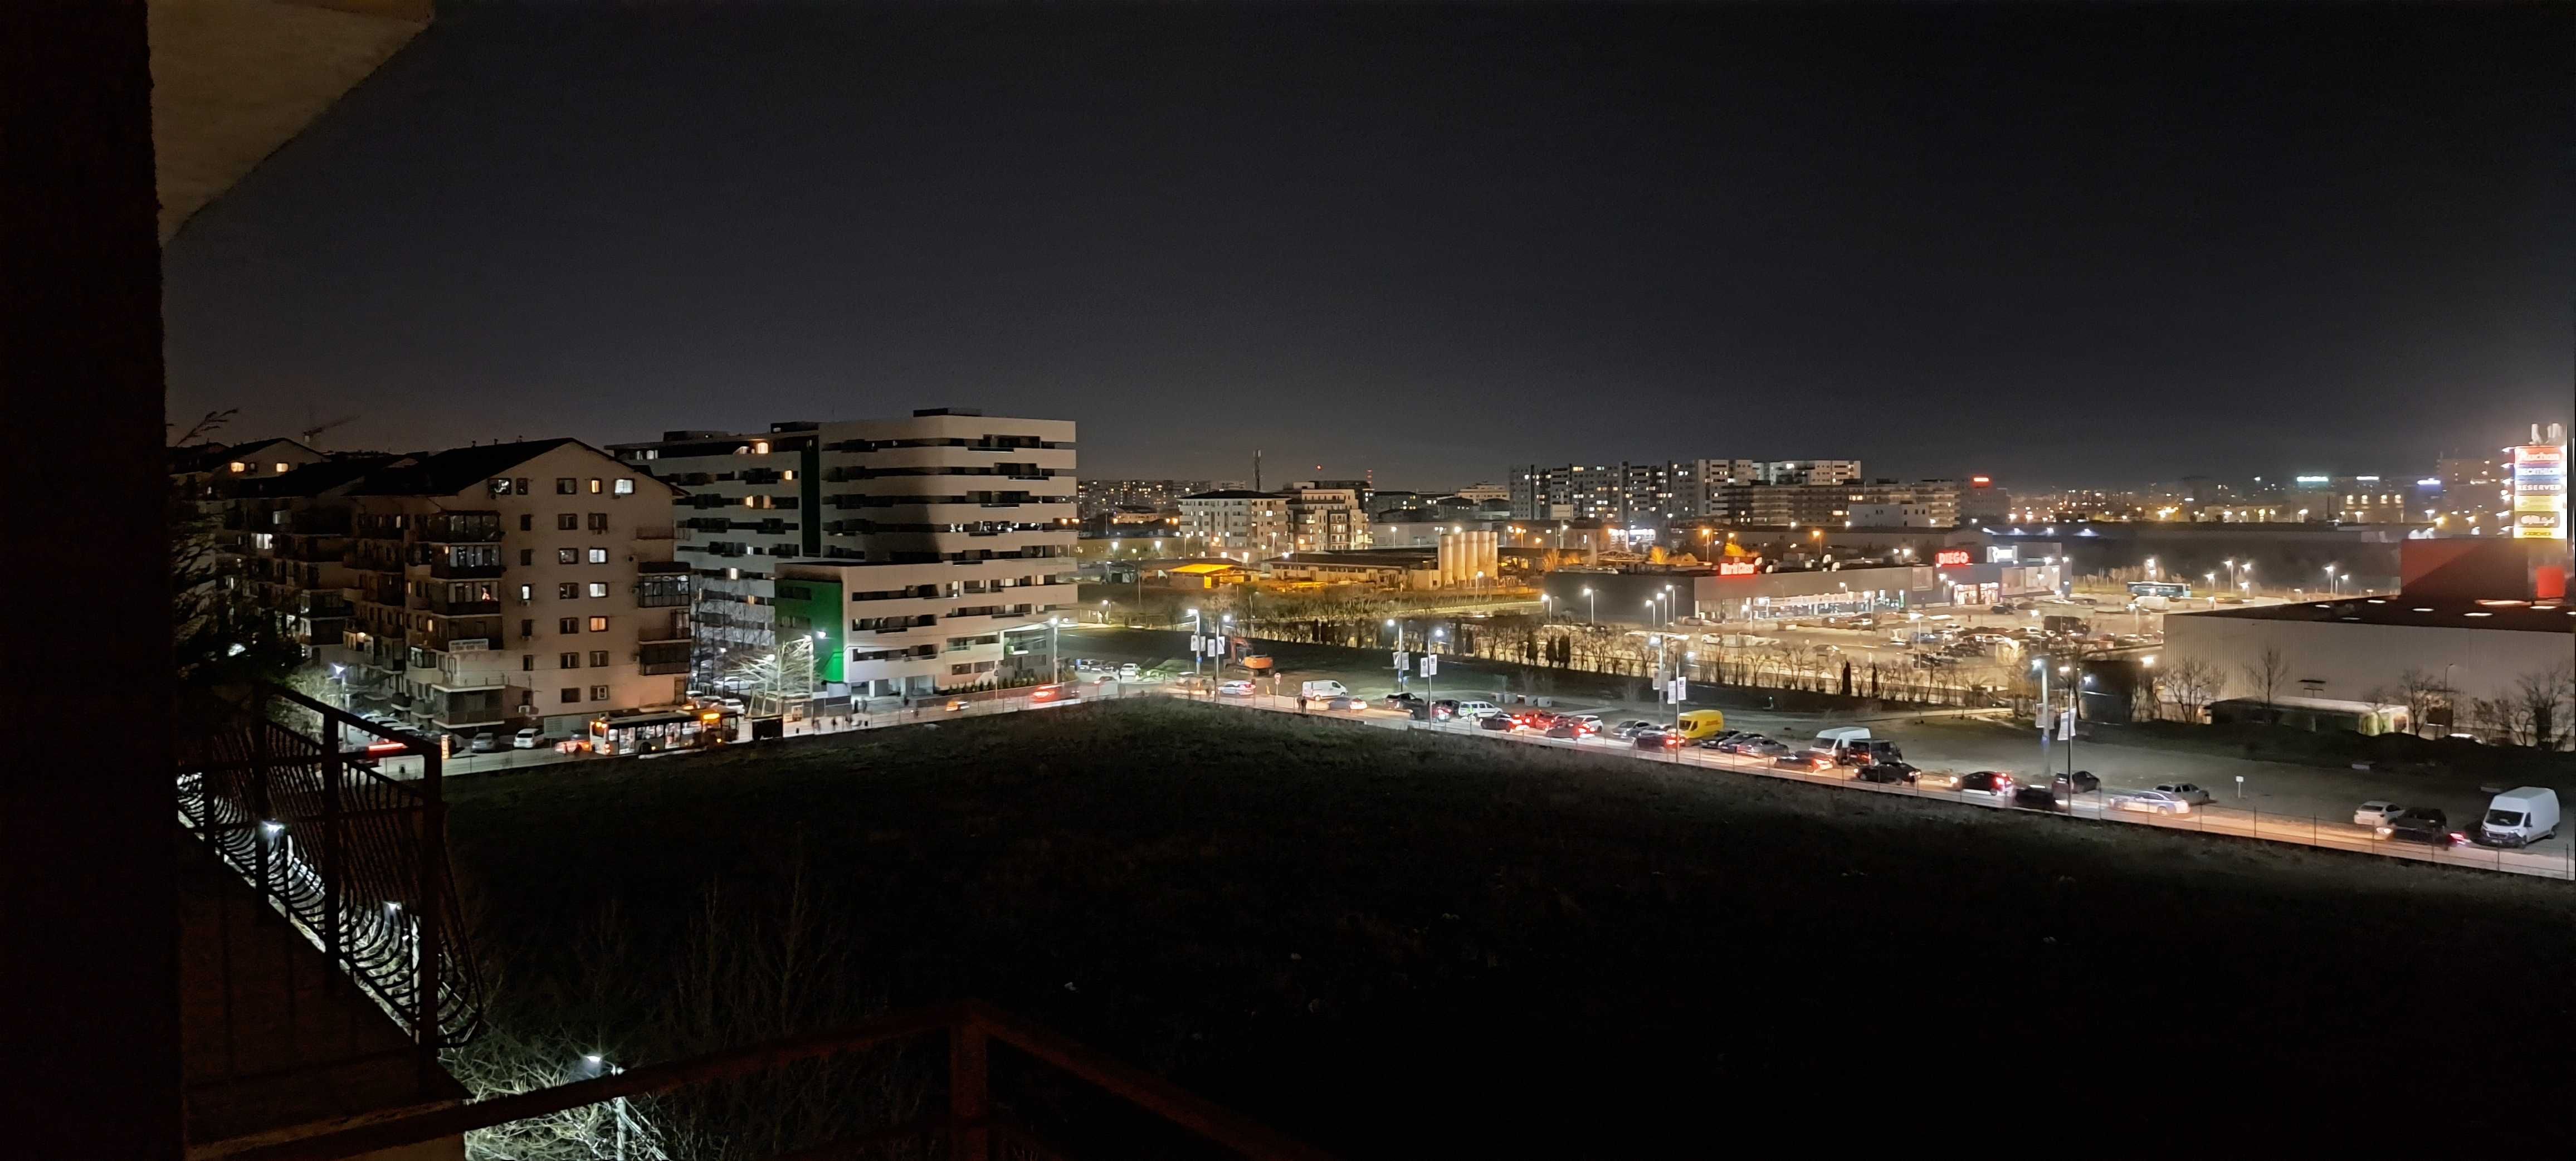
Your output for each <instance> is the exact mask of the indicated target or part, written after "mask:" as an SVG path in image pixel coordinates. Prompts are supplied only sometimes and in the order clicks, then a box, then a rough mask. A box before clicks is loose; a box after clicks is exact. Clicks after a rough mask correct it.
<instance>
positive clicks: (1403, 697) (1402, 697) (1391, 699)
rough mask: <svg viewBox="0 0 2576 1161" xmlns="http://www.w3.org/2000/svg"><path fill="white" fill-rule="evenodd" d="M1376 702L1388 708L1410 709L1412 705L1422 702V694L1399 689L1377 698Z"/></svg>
mask: <svg viewBox="0 0 2576 1161" xmlns="http://www.w3.org/2000/svg"><path fill="white" fill-rule="evenodd" d="M1378 704H1380V705H1383V706H1385V707H1386V708H1388V709H1412V708H1413V707H1415V706H1418V705H1421V704H1422V695H1421V694H1418V693H1408V692H1406V691H1404V690H1401V689H1399V690H1397V691H1395V692H1394V693H1390V694H1388V695H1386V696H1385V697H1382V698H1379V699H1378Z"/></svg>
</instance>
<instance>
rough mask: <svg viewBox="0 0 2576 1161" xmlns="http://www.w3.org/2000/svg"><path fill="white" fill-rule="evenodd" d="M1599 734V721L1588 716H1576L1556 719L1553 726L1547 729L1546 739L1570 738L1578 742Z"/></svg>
mask: <svg viewBox="0 0 2576 1161" xmlns="http://www.w3.org/2000/svg"><path fill="white" fill-rule="evenodd" d="M1600 732H1601V719H1599V718H1596V717H1593V716H1592V715H1590V714H1576V715H1569V716H1566V717H1561V718H1558V719H1556V721H1555V723H1554V724H1552V725H1550V726H1548V727H1547V736H1548V737H1551V738H1572V739H1575V740H1578V741H1579V740H1581V739H1584V738H1588V737H1591V736H1592V735H1594V734H1597V733H1600Z"/></svg>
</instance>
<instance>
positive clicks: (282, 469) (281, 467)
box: [277, 460, 286, 475]
mask: <svg viewBox="0 0 2576 1161" xmlns="http://www.w3.org/2000/svg"><path fill="white" fill-rule="evenodd" d="M277 472H278V474H279V475H284V474H286V461H285V460H279V461H277Z"/></svg>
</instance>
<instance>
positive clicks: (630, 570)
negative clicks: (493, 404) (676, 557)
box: [216, 439, 689, 736]
mask: <svg viewBox="0 0 2576 1161" xmlns="http://www.w3.org/2000/svg"><path fill="white" fill-rule="evenodd" d="M279 462H285V461H283V460H281V461H279ZM224 474H225V475H238V476H240V477H243V478H242V479H241V480H240V481H239V482H238V483H237V484H234V485H231V486H220V485H219V486H218V489H217V490H218V491H219V492H220V493H221V497H220V499H219V500H218V501H216V502H217V503H219V504H220V506H221V508H222V511H223V515H222V528H223V535H224V537H225V541H226V544H227V547H228V548H229V550H230V553H231V556H232V564H233V571H234V574H235V576H236V578H237V579H238V582H239V583H242V584H245V585H247V586H249V587H250V588H251V590H252V595H253V596H254V598H255V599H256V600H257V601H258V602H259V603H260V604H261V605H262V606H263V607H265V608H267V609H269V610H271V611H272V612H273V613H275V614H276V615H277V616H278V617H280V619H281V620H282V622H283V623H284V625H285V627H286V628H287V630H288V632H290V633H291V634H293V635H294V636H295V638H296V639H297V641H299V642H300V643H301V644H303V645H304V646H305V648H306V649H307V651H308V656H309V657H311V658H312V659H313V660H315V661H317V662H323V663H328V664H332V665H336V666H339V667H340V669H339V671H338V675H339V679H340V683H341V684H342V685H344V686H345V687H346V688H347V689H348V691H349V692H350V694H351V696H352V698H353V701H363V700H365V699H375V700H379V701H381V702H383V703H384V704H385V705H387V706H388V707H390V708H393V709H398V710H400V711H402V712H404V713H406V714H408V715H409V717H410V718H411V720H412V722H413V723H414V724H415V725H417V726H419V727H421V728H422V729H424V730H429V731H437V732H443V733H448V734H454V735H459V736H465V735H471V734H474V733H478V732H482V731H485V730H491V731H494V732H503V731H507V730H515V729H517V728H520V727H522V726H536V727H539V728H541V729H543V730H545V731H546V732H547V733H549V734H556V735H579V734H583V733H586V732H587V731H588V723H589V722H590V720H591V719H592V718H594V717H597V716H600V715H603V714H606V713H611V712H617V711H624V710H635V709H644V708H650V707H657V706H668V705H672V704H675V703H677V702H679V701H681V700H682V699H683V698H684V697H685V696H686V692H687V681H688V650H689V632H688V622H687V612H688V603H689V587H688V576H687V574H686V573H685V572H683V571H682V570H681V566H680V565H679V564H677V563H676V562H674V561H673V560H672V559H671V548H672V543H673V530H672V528H671V525H670V497H671V496H672V495H673V490H672V489H671V488H669V487H668V486H666V485H664V484H662V483H661V482H659V481H657V480H655V479H653V478H652V477H651V476H649V475H646V474H644V473H641V472H638V471H635V470H633V469H631V468H629V467H627V466H626V465H623V464H620V463H619V462H617V460H616V459H614V458H612V457H610V456H609V455H608V454H607V453H605V452H602V451H600V450H598V449H597V448H593V447H591V446H589V445H587V444H584V443H582V442H580V441H578V440H571V439H554V440H536V441H530V442H524V443H508V444H493V445H488V446H482V447H468V448H457V449H453V450H450V451H443V452H432V453H425V454H420V455H408V456H334V457H330V458H317V459H316V460H314V461H311V462H307V463H304V464H302V465H301V466H290V467H289V468H288V470H286V471H284V472H278V471H275V470H268V471H258V470H249V469H246V470H244V471H242V472H239V473H234V472H230V471H229V470H227V471H226V472H225V473H224Z"/></svg>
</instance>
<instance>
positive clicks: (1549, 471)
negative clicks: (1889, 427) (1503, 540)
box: [1508, 459, 1860, 524]
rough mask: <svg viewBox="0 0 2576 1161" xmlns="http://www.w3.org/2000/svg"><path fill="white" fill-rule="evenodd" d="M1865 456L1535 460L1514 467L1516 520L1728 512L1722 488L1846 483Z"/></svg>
mask: <svg viewBox="0 0 2576 1161" xmlns="http://www.w3.org/2000/svg"><path fill="white" fill-rule="evenodd" d="M1859 478H1860V461H1859V460H1741V459H1737V460H1722V459H1702V460H1672V461H1667V462H1663V463H1622V464H1618V465H1616V466H1610V465H1592V466H1585V465H1581V464H1567V465H1564V466H1561V467H1543V466H1541V465H1537V464H1531V465H1527V466H1524V467H1516V468H1514V469H1512V472H1511V477H1510V481H1511V482H1510V484H1509V485H1508V486H1509V488H1510V498H1511V506H1512V507H1511V511H1512V517H1513V518H1514V519H1518V520H1611V521H1619V522H1623V523H1629V524H1662V523H1664V522H1667V521H1671V520H1678V519H1683V518H1687V517H1693V516H1718V517H1724V516H1725V515H1726V514H1727V511H1728V507H1727V500H1726V499H1725V493H1724V492H1723V491H1722V489H1727V488H1732V487H1740V486H1747V485H1756V484H1777V485H1804V484H1842V483H1850V482H1854V481H1857V480H1858V479H1859Z"/></svg>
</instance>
